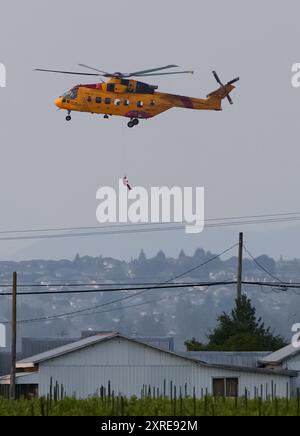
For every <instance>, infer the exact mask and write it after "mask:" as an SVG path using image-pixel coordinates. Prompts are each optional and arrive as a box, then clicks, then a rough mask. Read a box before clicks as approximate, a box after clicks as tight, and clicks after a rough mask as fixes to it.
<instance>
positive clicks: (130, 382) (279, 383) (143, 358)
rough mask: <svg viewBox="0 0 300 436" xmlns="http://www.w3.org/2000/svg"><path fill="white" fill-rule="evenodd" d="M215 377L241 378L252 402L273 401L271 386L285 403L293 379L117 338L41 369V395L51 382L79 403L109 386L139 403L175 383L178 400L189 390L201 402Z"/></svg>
mask: <svg viewBox="0 0 300 436" xmlns="http://www.w3.org/2000/svg"><path fill="white" fill-rule="evenodd" d="M214 377H237V378H238V379H239V395H241V396H242V395H244V394H245V388H247V389H248V391H249V394H250V396H251V397H254V395H255V388H257V389H258V391H259V393H260V391H261V389H262V392H263V395H264V396H266V395H271V393H272V384H273V386H274V390H273V393H274V394H275V386H276V395H277V396H278V397H285V396H286V393H287V391H289V389H290V378H289V377H286V376H278V375H274V376H273V375H265V374H256V373H250V372H249V373H248V372H241V371H232V370H227V369H226V370H223V369H218V368H207V367H202V366H200V365H199V364H197V363H194V362H192V361H188V360H186V359H184V358H181V357H177V356H174V355H171V354H168V353H166V352H164V351H160V350H157V349H152V348H150V347H147V346H145V345H143V344H138V343H135V342H132V341H129V340H127V339H123V338H114V339H111V340H108V341H104V342H100V343H98V344H95V345H92V346H89V347H88V348H84V349H81V350H78V351H74V352H72V353H69V354H66V355H64V356H61V357H58V358H55V359H52V360H51V361H47V362H44V363H41V364H40V389H39V394H40V396H43V395H47V394H48V393H49V388H50V380H51V378H52V380H53V383H54V384H55V383H56V382H57V383H58V384H59V385H63V387H64V391H65V393H66V394H67V395H69V396H71V395H74V394H75V395H76V397H78V398H85V397H88V396H92V395H94V394H96V393H97V390H99V389H100V388H101V386H104V387H106V388H107V386H108V383H109V382H110V385H111V389H112V390H114V392H115V394H118V393H121V394H122V395H125V396H127V397H130V396H132V395H136V396H137V397H140V396H141V391H142V389H143V386H145V385H146V386H147V387H148V386H151V389H153V388H155V389H157V388H158V389H159V393H160V394H164V386H165V388H166V392H165V393H166V395H168V396H169V395H170V386H171V382H172V385H173V387H174V386H176V389H177V395H179V392H180V387H181V389H182V393H183V394H184V393H185V386H186V389H187V393H188V395H193V388H195V392H196V395H197V397H201V395H202V393H204V394H205V393H206V392H207V393H208V394H211V393H212V380H213V378H214ZM261 386H262V388H261Z"/></svg>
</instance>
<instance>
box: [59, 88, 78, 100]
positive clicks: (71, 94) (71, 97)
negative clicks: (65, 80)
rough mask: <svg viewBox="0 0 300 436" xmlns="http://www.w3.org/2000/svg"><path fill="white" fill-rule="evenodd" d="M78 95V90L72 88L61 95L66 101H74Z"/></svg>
mask: <svg viewBox="0 0 300 436" xmlns="http://www.w3.org/2000/svg"><path fill="white" fill-rule="evenodd" d="M77 95H78V88H72V89H70V91H68V92H65V93H64V94H63V97H64V98H67V99H68V100H75V98H77Z"/></svg>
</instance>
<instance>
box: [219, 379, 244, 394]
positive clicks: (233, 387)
mask: <svg viewBox="0 0 300 436" xmlns="http://www.w3.org/2000/svg"><path fill="white" fill-rule="evenodd" d="M238 394H239V379H238V378H214V379H213V395H214V396H215V397H227V398H236V397H238Z"/></svg>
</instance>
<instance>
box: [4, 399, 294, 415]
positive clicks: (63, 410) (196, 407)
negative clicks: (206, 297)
mask: <svg viewBox="0 0 300 436" xmlns="http://www.w3.org/2000/svg"><path fill="white" fill-rule="evenodd" d="M0 416H300V404H299V398H296V399H293V400H287V399H274V400H271V399H270V400H266V401H262V400H261V399H259V398H258V399H256V400H248V399H246V398H239V399H223V398H212V397H205V398H204V399H203V400H197V399H194V398H189V397H188V398H178V399H176V400H174V399H173V400H170V399H167V398H162V397H161V398H150V397H145V398H142V399H137V398H136V397H132V398H131V399H127V398H125V397H114V396H110V397H103V398H99V397H92V398H89V399H86V400H77V399H74V398H65V399H63V400H59V401H54V400H50V399H49V398H48V399H46V398H40V399H33V400H25V399H21V400H16V401H10V400H6V399H0Z"/></svg>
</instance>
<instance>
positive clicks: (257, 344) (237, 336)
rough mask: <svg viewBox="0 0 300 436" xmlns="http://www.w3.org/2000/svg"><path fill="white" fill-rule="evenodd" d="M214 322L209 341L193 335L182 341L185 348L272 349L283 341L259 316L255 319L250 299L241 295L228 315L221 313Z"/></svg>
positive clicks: (278, 347) (281, 346)
mask: <svg viewBox="0 0 300 436" xmlns="http://www.w3.org/2000/svg"><path fill="white" fill-rule="evenodd" d="M217 321H218V323H219V324H218V325H217V327H216V328H215V330H214V331H213V332H212V333H211V334H210V335H209V336H208V339H209V343H208V344H207V345H203V344H201V343H200V342H198V341H197V340H196V339H195V338H192V339H191V340H189V341H186V342H185V345H186V347H187V350H188V351H206V350H207V351H276V350H279V349H280V348H283V347H284V346H285V345H287V344H286V343H285V341H284V340H283V339H282V338H281V337H280V336H274V335H273V334H272V332H271V331H270V328H266V327H265V325H264V323H263V322H262V320H261V318H259V319H258V320H257V319H256V310H255V308H254V307H253V306H252V305H251V300H250V299H249V298H247V296H246V295H243V296H242V298H241V300H236V307H235V308H234V309H233V310H232V312H231V314H230V315H228V314H226V313H225V312H224V313H222V315H220V316H219V317H218V319H217Z"/></svg>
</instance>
